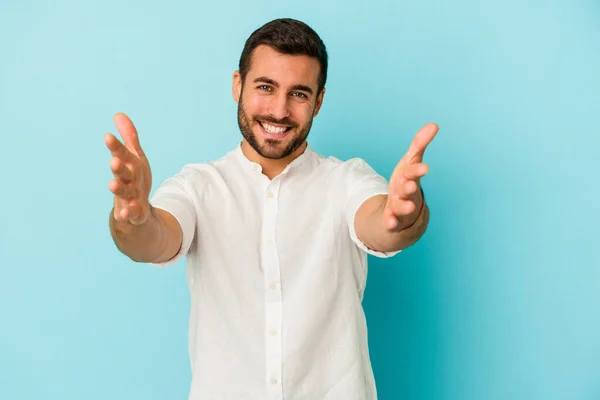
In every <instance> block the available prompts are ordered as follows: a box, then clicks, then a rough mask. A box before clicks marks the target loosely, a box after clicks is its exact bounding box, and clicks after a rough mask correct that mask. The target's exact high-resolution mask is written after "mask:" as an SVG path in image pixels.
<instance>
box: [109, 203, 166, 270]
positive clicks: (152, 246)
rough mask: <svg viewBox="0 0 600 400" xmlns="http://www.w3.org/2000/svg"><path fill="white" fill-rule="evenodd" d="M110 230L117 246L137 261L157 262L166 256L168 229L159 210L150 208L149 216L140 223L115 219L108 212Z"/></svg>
mask: <svg viewBox="0 0 600 400" xmlns="http://www.w3.org/2000/svg"><path fill="white" fill-rule="evenodd" d="M109 225H110V232H111V235H112V238H113V240H114V242H115V245H116V246H117V248H118V249H119V250H120V251H121V252H122V253H123V254H125V255H126V256H128V257H129V258H131V259H132V260H133V261H137V262H158V261H163V260H164V259H165V258H168V256H167V255H166V254H165V253H166V250H167V248H168V247H169V246H168V244H169V243H168V241H169V238H168V231H167V228H166V226H165V223H164V221H163V219H162V218H161V215H160V210H157V209H155V208H151V212H150V217H149V218H148V220H147V221H146V222H144V223H143V224H141V225H133V224H131V223H129V222H127V221H117V220H116V219H115V218H114V215H113V210H111V213H110V220H109Z"/></svg>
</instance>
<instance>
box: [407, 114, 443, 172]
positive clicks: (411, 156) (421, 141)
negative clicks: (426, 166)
mask: <svg viewBox="0 0 600 400" xmlns="http://www.w3.org/2000/svg"><path fill="white" fill-rule="evenodd" d="M438 130H439V127H438V126H437V124H434V123H430V124H427V125H425V126H423V127H422V128H421V129H420V130H419V131H418V132H417V134H416V135H415V138H414V139H413V141H412V143H411V144H410V147H409V148H408V152H407V153H406V155H405V158H406V161H407V162H411V163H412V162H421V161H423V155H424V154H425V149H426V148H427V146H429V144H430V143H431V141H432V140H433V138H434V137H435V135H436V134H437V132H438Z"/></svg>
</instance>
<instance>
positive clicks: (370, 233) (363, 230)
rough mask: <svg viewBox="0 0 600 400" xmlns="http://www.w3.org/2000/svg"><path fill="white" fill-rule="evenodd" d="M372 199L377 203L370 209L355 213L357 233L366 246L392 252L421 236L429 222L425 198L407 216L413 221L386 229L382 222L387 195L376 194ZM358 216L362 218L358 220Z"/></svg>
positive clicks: (410, 243)
mask: <svg viewBox="0 0 600 400" xmlns="http://www.w3.org/2000/svg"><path fill="white" fill-rule="evenodd" d="M375 199H376V200H375ZM373 200H374V201H376V202H377V204H376V205H374V206H373V207H372V208H371V209H372V211H371V212H370V213H365V214H363V215H357V221H356V225H357V227H360V232H358V231H357V234H358V235H359V238H360V239H361V240H362V241H363V243H365V245H367V247H369V248H371V249H373V250H377V251H381V252H392V251H397V250H402V249H405V248H407V247H409V246H411V245H413V244H414V243H416V242H417V240H419V238H420V237H421V236H423V234H424V233H425V230H426V229H427V225H428V224H429V207H428V206H427V204H426V202H425V199H423V200H422V207H421V206H419V208H418V209H417V210H415V212H414V214H412V215H409V216H407V218H406V220H407V221H413V222H409V225H408V226H407V227H405V228H404V229H401V230H399V231H396V232H394V231H390V230H388V229H387V228H386V227H385V226H384V223H383V213H384V210H385V205H386V202H387V196H377V197H376V198H374V199H373ZM359 218H362V220H358V219H359Z"/></svg>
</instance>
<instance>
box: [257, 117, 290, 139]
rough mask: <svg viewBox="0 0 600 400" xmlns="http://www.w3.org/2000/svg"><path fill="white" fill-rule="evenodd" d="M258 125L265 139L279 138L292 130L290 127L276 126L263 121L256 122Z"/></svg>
mask: <svg viewBox="0 0 600 400" xmlns="http://www.w3.org/2000/svg"><path fill="white" fill-rule="evenodd" d="M258 124H259V125H260V127H261V128H262V131H263V133H264V134H265V136H267V137H276V138H281V137H284V136H285V135H286V134H287V133H288V132H290V131H291V130H292V127H291V126H285V125H276V124H271V123H268V122H264V121H258Z"/></svg>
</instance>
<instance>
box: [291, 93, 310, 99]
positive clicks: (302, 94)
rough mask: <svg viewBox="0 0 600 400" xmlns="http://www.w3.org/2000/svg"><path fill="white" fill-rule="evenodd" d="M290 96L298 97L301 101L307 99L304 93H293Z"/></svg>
mask: <svg viewBox="0 0 600 400" xmlns="http://www.w3.org/2000/svg"><path fill="white" fill-rule="evenodd" d="M292 96H294V97H299V98H301V99H306V98H307V97H306V95H305V94H304V93H301V92H293V93H292Z"/></svg>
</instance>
